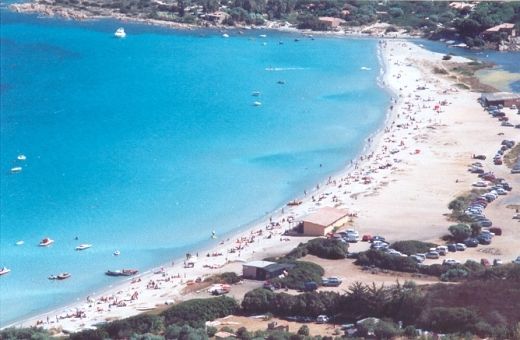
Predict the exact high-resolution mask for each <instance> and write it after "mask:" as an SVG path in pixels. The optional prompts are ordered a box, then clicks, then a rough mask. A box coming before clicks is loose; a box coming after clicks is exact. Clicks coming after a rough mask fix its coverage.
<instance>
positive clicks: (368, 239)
mask: <svg viewBox="0 0 520 340" xmlns="http://www.w3.org/2000/svg"><path fill="white" fill-rule="evenodd" d="M371 240H372V235H368V234H366V235H363V237H362V238H361V241H363V242H370V241H371Z"/></svg>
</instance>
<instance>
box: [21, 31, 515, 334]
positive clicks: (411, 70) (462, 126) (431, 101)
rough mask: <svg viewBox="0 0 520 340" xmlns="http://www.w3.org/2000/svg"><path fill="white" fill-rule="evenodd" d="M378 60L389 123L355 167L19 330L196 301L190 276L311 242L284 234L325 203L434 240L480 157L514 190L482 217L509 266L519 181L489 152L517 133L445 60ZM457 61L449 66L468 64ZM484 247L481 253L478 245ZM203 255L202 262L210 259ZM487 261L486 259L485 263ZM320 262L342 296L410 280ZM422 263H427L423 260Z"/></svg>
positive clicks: (377, 228)
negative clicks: (294, 202) (226, 234)
mask: <svg viewBox="0 0 520 340" xmlns="http://www.w3.org/2000/svg"><path fill="white" fill-rule="evenodd" d="M380 51H381V54H382V59H383V60H384V63H385V65H386V66H385V68H386V72H385V75H384V80H383V82H384V85H385V86H387V87H389V88H390V89H391V90H392V92H393V93H394V95H393V96H394V98H393V101H392V106H391V109H390V112H389V116H388V119H387V122H386V124H385V126H384V127H383V129H382V130H381V131H380V133H378V134H377V135H375V136H373V137H371V138H370V139H369V147H368V149H367V150H368V151H367V152H366V153H365V154H364V155H362V156H360V157H359V159H357V160H353V161H352V165H351V166H350V167H349V168H347V169H345V170H344V171H342V172H340V173H338V174H337V175H334V176H331V177H330V178H329V179H328V180H327V181H326V183H320V184H319V185H317V188H316V190H314V191H312V192H310V191H309V192H308V193H307V194H306V195H305V196H304V197H302V198H301V200H302V204H300V205H298V206H293V207H284V209H280V210H279V211H276V212H274V213H273V214H272V216H271V217H270V218H269V219H266V220H265V221H262V222H260V223H258V224H256V225H255V226H253V227H252V228H250V229H249V230H247V231H244V232H242V233H240V234H237V235H235V236H233V237H230V238H229V239H227V240H225V241H221V240H216V241H215V247H214V248H213V249H211V250H209V251H204V252H202V251H199V254H198V255H199V256H198V257H197V260H196V261H192V260H193V259H192V260H188V263H189V262H193V267H190V268H184V260H182V259H181V260H176V261H175V263H173V264H166V265H164V266H163V267H161V268H158V269H156V270H154V271H151V272H148V273H144V274H142V275H140V276H139V277H134V278H132V279H129V280H127V281H125V282H123V283H121V284H119V285H117V286H115V287H111V288H110V289H109V290H107V291H106V292H103V293H102V294H93V295H91V296H89V297H85V300H83V301H81V302H78V303H75V304H72V305H70V306H67V307H64V308H60V309H58V310H55V311H52V312H49V313H46V314H42V315H39V316H37V317H34V318H30V319H28V320H25V321H24V322H21V323H17V324H16V325H17V326H33V325H36V324H38V325H40V326H43V327H45V328H49V329H52V328H55V329H58V330H59V329H62V330H66V331H77V330H81V329H84V328H88V327H92V326H93V325H95V324H97V323H100V322H104V321H109V320H114V319H119V318H124V317H128V316H131V315H135V314H138V313H140V312H142V311H145V310H149V309H152V308H155V307H157V306H164V305H165V303H170V302H173V301H179V300H182V299H186V298H191V297H194V296H200V297H202V296H207V292H204V291H203V290H202V289H201V290H200V291H199V290H197V289H192V290H190V293H189V294H187V295H186V294H183V292H184V291H185V290H186V287H190V286H196V284H194V281H196V280H197V278H200V279H202V280H203V279H204V278H205V277H208V276H210V275H213V274H216V273H219V272H226V271H236V272H238V273H241V264H242V263H243V262H244V261H246V260H251V259H263V258H265V257H268V256H275V255H281V254H284V253H286V252H288V251H289V250H290V249H292V248H294V247H295V246H296V245H297V244H298V243H300V242H305V241H307V240H308V238H303V237H288V236H284V235H283V233H284V231H285V230H287V229H290V228H291V227H293V226H294V224H295V222H297V221H298V220H300V219H301V218H302V217H303V216H305V215H307V214H308V213H310V212H312V211H315V210H317V209H319V208H320V207H324V206H332V207H339V208H346V209H348V210H349V211H350V212H351V214H352V219H351V222H350V223H349V224H350V226H349V227H354V228H355V229H357V230H358V231H359V233H360V234H371V235H383V236H385V237H386V238H387V240H389V241H397V240H407V239H416V240H423V241H434V242H438V243H441V241H440V237H442V236H443V235H445V234H447V228H448V226H449V225H450V224H452V223H451V222H449V221H448V220H447V218H446V216H445V214H447V213H449V211H448V209H447V205H448V203H449V202H450V201H451V200H452V199H454V198H455V197H457V196H458V195H459V194H461V193H464V192H467V191H469V190H470V189H471V184H472V182H474V181H477V177H476V175H474V174H470V173H469V172H467V165H468V164H470V163H472V159H471V157H472V155H473V154H485V155H487V156H488V160H487V161H485V162H484V166H485V168H486V169H487V170H489V171H494V172H495V173H496V174H497V175H498V176H500V177H503V178H505V179H506V180H507V181H508V182H509V183H510V184H511V185H512V186H513V191H512V192H510V193H509V195H507V196H505V197H501V198H500V199H497V200H496V201H495V202H493V203H491V204H490V205H489V207H488V208H487V209H486V215H488V216H489V217H490V218H492V220H493V222H494V224H496V225H500V227H502V229H503V231H504V236H501V237H495V240H494V241H493V244H492V246H488V247H493V249H495V250H496V251H494V252H493V253H494V254H495V255H493V257H495V258H498V257H500V258H501V259H502V260H503V261H504V262H510V261H511V260H512V259H514V258H516V256H519V255H520V254H517V253H518V251H519V249H520V228H518V223H516V222H514V221H515V220H513V219H512V216H513V214H514V210H513V209H508V208H507V207H506V206H507V205H510V204H512V203H514V202H516V204H518V203H520V199H519V194H518V188H519V187H520V178H519V175H512V174H511V173H510V172H509V170H508V169H506V167H505V166H503V165H501V166H495V165H493V164H492V161H491V159H492V156H493V155H494V154H495V152H496V150H497V149H498V148H499V146H500V142H501V141H502V140H503V139H513V140H514V139H515V138H516V142H518V135H519V133H518V130H517V129H514V128H511V127H503V126H500V124H499V123H498V122H497V121H495V120H494V119H493V118H491V117H490V116H489V115H488V114H487V113H486V112H485V111H484V110H483V108H482V107H481V106H480V105H479V104H478V102H477V99H478V97H479V94H478V93H472V92H469V91H468V90H462V89H459V87H457V86H456V84H455V82H454V80H453V79H452V78H450V77H449V76H444V75H437V74H434V73H433V72H432V70H433V67H434V65H436V66H439V65H441V64H442V55H441V54H437V53H433V52H429V51H426V50H424V49H422V48H420V47H418V46H416V45H414V44H412V43H409V42H404V41H382V42H381V43H380ZM468 61H469V60H466V59H464V58H458V57H454V58H452V60H451V62H468ZM508 115H509V117H510V120H511V122H512V123H513V124H519V123H520V115H514V114H511V113H509V114H508ZM367 248H368V245H367V244H366V243H358V244H355V245H353V246H352V250H353V251H358V250H364V249H367ZM479 248H482V247H479ZM194 255H195V254H194ZM207 255H209V256H207ZM489 256H490V255H489V254H486V256H483V254H482V253H481V252H478V248H474V249H471V250H467V251H466V252H460V253H457V257H458V258H457V259H459V260H465V259H468V258H472V259H475V260H477V261H478V260H479V259H480V258H481V257H488V258H489ZM493 257H491V258H490V259H491V260H492V259H493ZM306 259H307V260H313V261H316V262H318V263H320V264H321V265H322V266H323V267H324V268H325V269H326V274H327V275H331V276H340V277H343V278H344V279H345V280H344V282H343V284H342V285H341V286H340V287H339V289H340V290H344V289H347V288H348V285H349V284H350V283H351V282H353V281H363V282H367V283H368V282H377V283H386V284H393V283H395V281H396V278H399V280H401V281H404V280H407V279H414V280H417V278H412V277H408V276H406V275H401V274H399V275H400V276H399V277H397V276H396V275H398V274H395V275H393V274H392V273H380V274H373V273H369V272H363V271H362V270H361V269H360V268H357V267H355V266H354V265H353V264H352V263H351V260H341V261H348V263H345V262H342V263H341V265H338V266H337V268H336V266H335V264H334V263H332V262H331V261H324V260H319V259H312V258H310V257H309V258H306ZM427 263H432V262H431V260H427ZM418 281H419V283H431V282H434V281H435V279H434V278H420V279H418ZM260 285H261V282H254V281H245V282H244V283H243V284H242V285H237V286H232V290H231V293H230V295H231V296H234V297H235V298H237V299H241V298H242V296H243V294H244V293H245V292H246V291H247V290H249V289H252V288H255V287H258V286H260Z"/></svg>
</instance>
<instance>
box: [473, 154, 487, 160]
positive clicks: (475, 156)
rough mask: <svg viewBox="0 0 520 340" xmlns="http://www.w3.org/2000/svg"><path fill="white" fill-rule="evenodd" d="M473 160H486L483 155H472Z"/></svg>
mask: <svg viewBox="0 0 520 340" xmlns="http://www.w3.org/2000/svg"><path fill="white" fill-rule="evenodd" d="M473 158H474V159H480V160H482V161H484V160H486V156H485V155H473Z"/></svg>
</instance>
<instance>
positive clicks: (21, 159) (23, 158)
mask: <svg viewBox="0 0 520 340" xmlns="http://www.w3.org/2000/svg"><path fill="white" fill-rule="evenodd" d="M16 159H18V160H19V161H25V160H26V159H27V157H26V156H25V155H24V154H19V155H18V157H16Z"/></svg>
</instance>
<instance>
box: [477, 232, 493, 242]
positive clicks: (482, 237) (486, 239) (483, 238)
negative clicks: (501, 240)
mask: <svg viewBox="0 0 520 340" xmlns="http://www.w3.org/2000/svg"><path fill="white" fill-rule="evenodd" d="M477 240H478V243H480V244H483V245H489V244H491V237H489V236H487V235H484V234H480V235H478V236H477Z"/></svg>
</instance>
